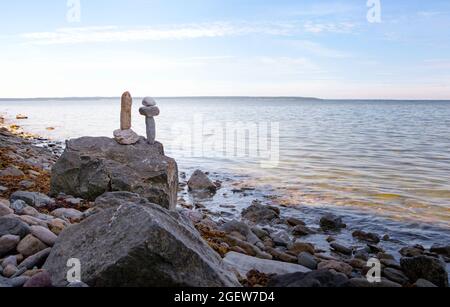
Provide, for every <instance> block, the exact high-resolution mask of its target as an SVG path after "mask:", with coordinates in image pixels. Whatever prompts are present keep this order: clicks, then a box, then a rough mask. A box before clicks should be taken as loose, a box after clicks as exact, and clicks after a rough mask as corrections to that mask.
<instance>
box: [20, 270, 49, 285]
mask: <svg viewBox="0 0 450 307" xmlns="http://www.w3.org/2000/svg"><path fill="white" fill-rule="evenodd" d="M23 287H24V288H50V287H52V279H51V277H50V274H49V273H48V272H46V271H43V272H41V273H38V274H36V275H34V276H33V277H31V278H30V279H29V280H28V281H27V282H26V283H25V285H24V286H23Z"/></svg>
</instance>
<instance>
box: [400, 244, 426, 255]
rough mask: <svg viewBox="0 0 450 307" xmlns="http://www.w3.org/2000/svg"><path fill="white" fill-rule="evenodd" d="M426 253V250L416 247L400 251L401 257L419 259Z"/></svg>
mask: <svg viewBox="0 0 450 307" xmlns="http://www.w3.org/2000/svg"><path fill="white" fill-rule="evenodd" d="M424 252H425V249H424V248H423V247H422V246H419V245H416V246H410V247H404V248H402V249H401V250H400V255H402V256H404V257H417V256H421V255H423V254H424Z"/></svg>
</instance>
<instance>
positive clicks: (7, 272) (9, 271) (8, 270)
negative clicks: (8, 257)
mask: <svg viewBox="0 0 450 307" xmlns="http://www.w3.org/2000/svg"><path fill="white" fill-rule="evenodd" d="M16 273H17V267H15V266H14V265H11V264H9V265H7V266H6V267H5V268H4V269H3V276H5V277H6V278H10V277H12V276H14V274H16Z"/></svg>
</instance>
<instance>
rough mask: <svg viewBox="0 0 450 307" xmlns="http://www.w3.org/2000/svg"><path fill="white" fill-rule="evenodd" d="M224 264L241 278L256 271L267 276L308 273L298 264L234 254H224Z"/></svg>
mask: <svg viewBox="0 0 450 307" xmlns="http://www.w3.org/2000/svg"><path fill="white" fill-rule="evenodd" d="M224 262H225V264H226V265H227V266H229V268H230V269H231V268H232V269H234V270H236V271H238V272H239V274H240V275H242V276H247V273H248V272H250V271H252V270H256V271H258V272H260V273H264V274H267V275H270V274H288V273H294V272H309V271H310V270H309V269H308V268H306V267H304V266H301V265H298V264H291V263H285V262H279V261H274V260H267V259H259V258H256V257H250V256H246V255H242V254H239V253H235V252H229V253H228V254H226V256H225V258H224Z"/></svg>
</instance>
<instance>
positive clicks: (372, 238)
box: [352, 230, 381, 244]
mask: <svg viewBox="0 0 450 307" xmlns="http://www.w3.org/2000/svg"><path fill="white" fill-rule="evenodd" d="M352 235H353V237H354V238H357V239H359V240H362V241H367V242H371V243H375V244H378V243H380V241H381V239H380V236H378V235H377V234H376V233H370V232H369V233H368V232H364V231H361V230H358V231H355V232H353V234H352Z"/></svg>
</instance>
